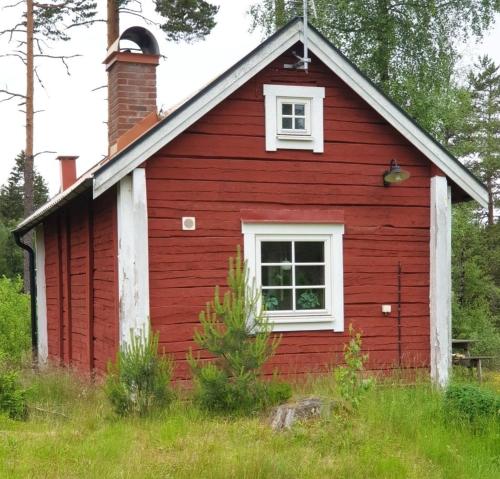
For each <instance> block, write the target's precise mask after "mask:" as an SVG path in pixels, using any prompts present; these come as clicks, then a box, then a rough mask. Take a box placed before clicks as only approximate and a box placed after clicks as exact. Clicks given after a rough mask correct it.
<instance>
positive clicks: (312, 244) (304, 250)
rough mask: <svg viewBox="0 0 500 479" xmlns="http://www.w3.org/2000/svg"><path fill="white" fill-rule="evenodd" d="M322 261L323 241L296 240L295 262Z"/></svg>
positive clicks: (323, 258)
mask: <svg viewBox="0 0 500 479" xmlns="http://www.w3.org/2000/svg"><path fill="white" fill-rule="evenodd" d="M324 261H325V243H324V241H297V242H296V243H295V262H296V263H323V262H324Z"/></svg>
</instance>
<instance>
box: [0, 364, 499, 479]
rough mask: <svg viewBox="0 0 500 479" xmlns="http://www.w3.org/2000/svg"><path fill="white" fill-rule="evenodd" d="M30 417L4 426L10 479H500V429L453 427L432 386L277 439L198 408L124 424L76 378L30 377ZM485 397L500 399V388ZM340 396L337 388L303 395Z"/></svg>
mask: <svg viewBox="0 0 500 479" xmlns="http://www.w3.org/2000/svg"><path fill="white" fill-rule="evenodd" d="M26 380H27V381H28V382H29V384H30V385H31V387H32V396H33V398H34V399H33V400H32V402H31V418H30V420H29V421H27V422H15V421H12V420H9V419H7V418H5V417H0V477H1V478H51V479H52V478H65V479H70V478H89V479H90V478H100V479H102V478H106V479H107V478H155V479H157V478H190V479H191V478H195V477H196V478H198V477H200V478H204V479H210V478H214V479H215V478H249V479H250V478H251V479H257V478H273V479H279V478H323V477H325V478H333V477H335V478H343V477H346V478H349V479H355V478H363V479H366V478H419V479H421V478H426V479H427V478H454V479H457V478H464V479H465V478H467V479H473V478H478V479H479V478H481V479H487V478H495V479H497V478H498V477H500V424H499V423H498V422H494V421H490V422H488V423H483V424H480V425H476V426H475V427H471V426H469V425H465V424H457V423H455V422H452V421H449V420H447V419H446V417H445V415H444V413H443V408H442V398H441V395H440V394H439V393H438V392H436V391H434V390H433V389H432V388H431V387H430V386H429V384H427V383H426V382H425V381H419V382H417V384H411V385H408V384H405V383H402V382H401V381H397V380H390V381H384V383H378V384H377V386H376V387H375V388H373V389H372V390H371V391H369V392H368V393H367V395H366V396H365V397H364V399H363V400H362V402H361V405H360V407H359V411H358V412H356V413H352V412H351V413H347V412H345V411H344V412H341V413H339V412H337V413H335V414H332V415H331V416H328V417H324V418H322V419H320V420H317V421H314V422H309V423H307V424H299V425H297V426H296V427H294V428H293V429H292V430H291V431H288V432H285V433H275V432H273V431H271V429H270V428H269V426H268V423H267V421H266V417H265V416H261V417H253V418H226V417H220V416H211V415H209V414H207V413H204V412H202V411H200V410H199V409H197V408H196V407H195V406H193V405H192V404H190V403H189V401H187V400H180V399H178V400H176V401H175V402H174V403H173V405H172V406H171V407H170V408H169V409H168V410H167V411H164V412H162V413H158V414H157V415H155V416H152V417H149V418H145V419H140V418H130V419H121V418H117V417H115V416H114V415H113V414H112V412H111V410H110V408H109V406H108V404H107V403H106V400H105V397H104V394H103V392H102V390H101V388H99V387H94V386H92V385H90V384H89V383H86V382H85V381H83V380H78V379H76V378H75V377H74V376H72V375H71V374H70V373H67V372H66V373H61V372H54V371H51V372H48V373H44V374H42V375H38V376H34V375H32V374H29V375H28V377H27V379H26ZM486 387H490V388H494V389H496V390H499V389H500V388H499V385H498V379H496V380H495V379H494V378H493V377H492V379H490V380H489V382H488V383H487V385H486ZM306 394H317V395H321V396H325V397H335V390H334V387H333V383H332V381H331V380H330V379H328V378H326V379H322V380H314V381H312V380H311V381H309V383H308V384H307V385H302V386H300V387H296V396H303V395H306Z"/></svg>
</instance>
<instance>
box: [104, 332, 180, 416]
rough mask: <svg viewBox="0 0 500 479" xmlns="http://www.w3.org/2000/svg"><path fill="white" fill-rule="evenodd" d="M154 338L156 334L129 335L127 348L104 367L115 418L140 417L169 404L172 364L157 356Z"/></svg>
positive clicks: (168, 360) (107, 392) (107, 391)
mask: <svg viewBox="0 0 500 479" xmlns="http://www.w3.org/2000/svg"><path fill="white" fill-rule="evenodd" d="M146 336H147V337H146ZM158 338H159V334H158V333H156V334H148V335H147V334H146V333H145V332H144V331H143V332H142V333H141V335H139V336H136V335H134V334H131V339H130V345H126V346H125V347H124V348H123V349H122V350H121V351H120V352H119V353H118V355H117V360H116V363H115V364H111V363H109V364H108V377H107V380H106V388H105V389H106V395H107V397H108V399H109V401H110V402H111V404H112V406H113V409H114V410H115V412H116V413H117V414H118V415H120V416H126V415H130V414H137V415H139V416H144V415H146V414H148V413H149V412H151V411H152V410H154V409H159V408H162V407H165V406H167V405H168V404H169V403H170V401H171V400H172V391H171V390H170V387H169V383H170V379H171V377H172V368H173V366H172V361H171V360H170V359H169V358H167V357H165V356H163V355H160V354H159V353H158Z"/></svg>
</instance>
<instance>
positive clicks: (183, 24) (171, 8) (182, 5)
mask: <svg viewBox="0 0 500 479" xmlns="http://www.w3.org/2000/svg"><path fill="white" fill-rule="evenodd" d="M155 9H156V12H157V13H159V14H160V15H161V16H162V17H163V19H164V23H163V24H162V25H160V28H161V29H162V30H163V31H164V32H165V34H166V36H167V39H168V40H172V41H176V42H177V41H180V40H184V41H186V42H192V41H195V40H200V39H202V38H203V37H206V36H207V35H208V34H209V33H210V32H211V31H212V29H213V28H214V27H215V15H216V14H217V12H218V11H219V7H218V6H215V5H213V4H211V3H209V2H206V1H205V0H155Z"/></svg>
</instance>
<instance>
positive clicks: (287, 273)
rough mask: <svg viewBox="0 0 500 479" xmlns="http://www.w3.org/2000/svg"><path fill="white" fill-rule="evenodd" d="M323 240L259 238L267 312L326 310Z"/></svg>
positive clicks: (263, 299) (264, 299) (262, 286)
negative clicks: (271, 239)
mask: <svg viewBox="0 0 500 479" xmlns="http://www.w3.org/2000/svg"><path fill="white" fill-rule="evenodd" d="M326 242H327V240H323V241H315V240H311V241H303V240H300V241H296V240H291V241H280V240H277V241H260V257H261V262H260V271H261V288H262V301H263V303H264V305H265V307H266V309H267V311H269V312H271V311H281V312H283V311H288V312H296V311H303V312H304V311H309V310H310V311H315V312H316V311H323V312H324V311H325V308H326V305H325V300H326V295H325V289H326V277H325V268H326V263H325V246H326Z"/></svg>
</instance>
